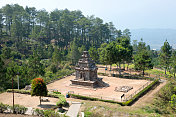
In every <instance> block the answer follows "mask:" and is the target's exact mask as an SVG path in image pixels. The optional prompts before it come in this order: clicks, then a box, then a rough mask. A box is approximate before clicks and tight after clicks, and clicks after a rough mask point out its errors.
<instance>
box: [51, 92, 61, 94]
mask: <svg viewBox="0 0 176 117" xmlns="http://www.w3.org/2000/svg"><path fill="white" fill-rule="evenodd" d="M53 93H55V94H61V92H53Z"/></svg>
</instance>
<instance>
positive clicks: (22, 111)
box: [9, 104, 27, 114]
mask: <svg viewBox="0 0 176 117" xmlns="http://www.w3.org/2000/svg"><path fill="white" fill-rule="evenodd" d="M9 107H10V109H11V111H12V110H13V106H9ZM26 111H27V108H26V107H24V106H21V105H19V104H15V105H14V113H15V114H25V112H26Z"/></svg>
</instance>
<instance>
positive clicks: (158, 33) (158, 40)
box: [131, 29, 176, 49]
mask: <svg viewBox="0 0 176 117" xmlns="http://www.w3.org/2000/svg"><path fill="white" fill-rule="evenodd" d="M131 35H132V36H131V39H132V40H138V41H140V39H141V38H143V41H144V42H146V43H147V44H148V45H150V47H151V49H160V47H161V46H162V45H163V44H164V42H165V40H166V39H167V41H168V42H169V43H170V45H171V46H172V47H173V48H176V29H131Z"/></svg>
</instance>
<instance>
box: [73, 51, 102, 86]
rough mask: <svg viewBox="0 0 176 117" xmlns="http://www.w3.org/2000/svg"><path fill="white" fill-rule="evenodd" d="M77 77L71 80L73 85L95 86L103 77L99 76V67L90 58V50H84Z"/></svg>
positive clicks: (77, 66) (76, 68) (77, 68)
mask: <svg viewBox="0 0 176 117" xmlns="http://www.w3.org/2000/svg"><path fill="white" fill-rule="evenodd" d="M75 70H76V75H75V76H76V77H75V79H74V80H71V82H72V84H71V85H78V86H86V87H91V88H95V87H97V86H98V82H99V81H101V80H102V79H100V78H98V77H97V70H98V68H97V67H96V65H95V62H94V61H93V60H92V59H91V58H90V56H89V53H88V51H84V52H83V55H82V56H81V59H79V61H78V63H77V65H76V67H75Z"/></svg>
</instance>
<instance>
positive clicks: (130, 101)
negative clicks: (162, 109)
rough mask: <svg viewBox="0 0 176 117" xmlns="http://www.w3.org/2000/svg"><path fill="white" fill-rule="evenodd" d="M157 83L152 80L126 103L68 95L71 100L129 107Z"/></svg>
mask: <svg viewBox="0 0 176 117" xmlns="http://www.w3.org/2000/svg"><path fill="white" fill-rule="evenodd" d="M158 82H159V79H157V80H154V81H153V82H152V83H151V84H149V85H148V86H147V87H145V88H144V89H143V90H141V91H140V92H139V93H138V94H136V95H135V96H133V98H131V99H130V100H128V101H126V102H117V101H114V100H103V99H99V98H93V97H87V96H82V95H76V94H70V93H69V94H68V95H69V96H71V97H73V98H78V99H83V100H91V101H102V102H109V103H116V104H120V105H122V106H129V105H131V104H133V103H134V102H135V101H136V100H137V99H139V98H140V97H141V96H142V95H144V94H145V93H147V92H148V91H149V90H150V89H151V88H152V87H153V86H155V85H156V84H157V83H158Z"/></svg>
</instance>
